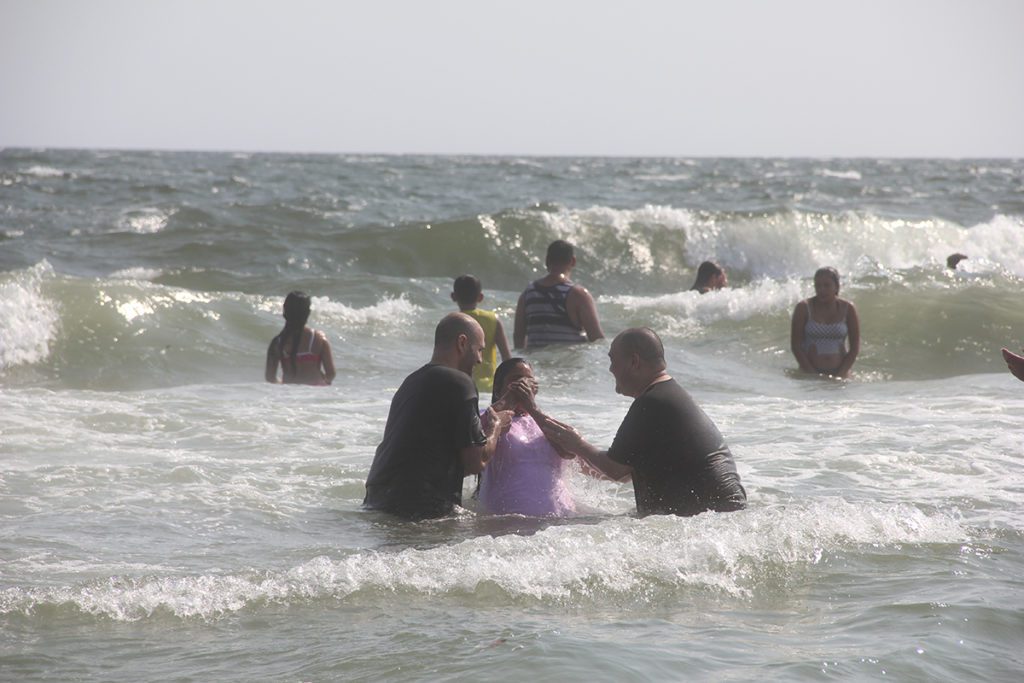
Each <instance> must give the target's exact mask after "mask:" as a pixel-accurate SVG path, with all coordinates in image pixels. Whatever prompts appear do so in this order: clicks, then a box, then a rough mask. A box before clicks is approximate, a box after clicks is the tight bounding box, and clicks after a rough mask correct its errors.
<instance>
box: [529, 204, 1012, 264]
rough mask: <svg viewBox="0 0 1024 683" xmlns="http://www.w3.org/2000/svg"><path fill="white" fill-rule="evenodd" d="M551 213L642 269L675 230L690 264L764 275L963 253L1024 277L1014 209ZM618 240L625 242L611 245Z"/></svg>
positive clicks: (573, 236) (596, 246)
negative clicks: (988, 214) (948, 216)
mask: <svg viewBox="0 0 1024 683" xmlns="http://www.w3.org/2000/svg"><path fill="white" fill-rule="evenodd" d="M542 216H543V220H545V221H546V223H547V224H548V227H549V228H550V230H551V231H552V232H553V233H554V234H555V235H556V236H558V237H560V238H563V239H568V240H570V241H572V242H573V243H574V244H577V245H579V246H581V247H583V248H590V249H591V250H592V251H593V252H594V253H595V254H597V255H599V257H600V258H602V259H603V262H604V263H605V264H607V265H611V266H615V267H622V268H626V269H629V270H638V271H640V272H642V273H651V272H653V271H654V270H655V268H656V264H657V263H658V262H664V257H663V256H661V257H659V255H658V254H657V253H656V247H655V246H654V245H655V242H654V239H655V237H656V235H657V234H658V233H659V232H663V231H668V232H669V233H672V232H681V233H682V234H683V235H684V239H683V240H682V242H683V253H682V257H683V260H684V261H685V263H686V264H687V265H689V266H690V267H692V268H696V267H697V266H698V265H699V264H700V263H701V262H702V261H705V260H714V261H717V262H718V263H720V264H722V265H723V266H725V267H726V268H727V269H729V270H734V271H738V272H742V273H744V274H745V275H747V276H748V277H749V278H751V279H755V280H756V279H758V278H773V279H787V278H807V277H809V276H810V275H811V274H812V273H814V271H815V270H817V269H818V268H819V267H821V266H822V265H831V266H834V267H836V268H838V269H839V271H840V273H842V274H843V275H853V276H857V275H875V274H878V273H879V272H892V271H898V270H905V269H911V268H920V267H923V266H930V267H944V265H945V261H946V257H947V256H948V255H949V254H952V253H954V252H963V253H967V254H968V256H969V257H970V258H969V259H968V261H965V262H964V263H963V264H962V265H961V268H962V269H964V270H966V271H971V270H974V271H976V272H977V271H981V272H994V271H1000V270H1005V271H1006V272H1009V273H1012V274H1014V275H1016V276H1024V224H1022V219H1021V218H1019V217H1014V216H1002V215H1000V216H996V217H995V218H993V219H992V220H991V221H989V222H987V223H983V224H979V225H975V226H972V227H963V226H960V225H957V224H955V223H953V222H950V221H946V220H942V219H939V218H929V219H902V218H889V217H882V216H877V215H874V214H870V213H860V212H853V211H848V212H844V213H841V214H836V215H829V214H818V213H810V212H804V211H788V212H782V213H774V214H769V215H753V216H750V215H743V214H735V215H722V214H713V213H707V214H704V213H694V212H691V211H688V210H686V209H676V208H672V207H666V206H653V205H648V206H645V207H643V208H641V209H613V208H610V207H603V206H595V207H591V208H588V209H582V210H568V209H566V210H562V211H558V212H553V213H544V214H542ZM610 238H611V239H614V240H615V241H617V242H619V243H620V244H619V245H617V246H615V247H614V248H610V247H609V245H608V241H609V239H610Z"/></svg>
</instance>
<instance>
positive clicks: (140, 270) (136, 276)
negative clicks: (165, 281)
mask: <svg viewBox="0 0 1024 683" xmlns="http://www.w3.org/2000/svg"><path fill="white" fill-rule="evenodd" d="M161 275H163V271H162V270H160V269H158V268H144V267H142V266H136V267H135V268H122V269H121V270H117V271H114V272H113V273H111V274H110V277H111V278H112V279H115V280H154V279H156V278H158V277H160V276H161Z"/></svg>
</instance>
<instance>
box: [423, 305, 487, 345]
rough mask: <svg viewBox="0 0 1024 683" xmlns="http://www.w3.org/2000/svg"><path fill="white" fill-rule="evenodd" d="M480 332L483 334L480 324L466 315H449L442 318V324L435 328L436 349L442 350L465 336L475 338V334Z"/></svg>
mask: <svg viewBox="0 0 1024 683" xmlns="http://www.w3.org/2000/svg"><path fill="white" fill-rule="evenodd" d="M477 330H479V331H480V333H481V334H483V328H481V327H480V323H478V322H477V321H475V320H473V319H472V318H470V317H469V316H468V315H466V314H465V313H449V314H448V315H446V316H445V317H443V318H441V322H439V323H438V324H437V327H435V328H434V348H435V349H436V348H441V347H447V346H451V345H453V344H454V343H455V342H456V341H457V340H458V338H459V335H460V334H464V335H466V336H467V337H469V338H471V339H472V338H474V336H473V335H474V333H475V332H476V331H477Z"/></svg>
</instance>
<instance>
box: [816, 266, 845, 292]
mask: <svg viewBox="0 0 1024 683" xmlns="http://www.w3.org/2000/svg"><path fill="white" fill-rule="evenodd" d="M819 275H828V276H829V277H830V278H832V281H833V282H835V283H836V291H837V292H838V291H839V271H838V270H836V269H835V268H833V267H832V266H823V267H821V268H818V269H817V270H816V271H814V279H815V280H817V279H818V276H819Z"/></svg>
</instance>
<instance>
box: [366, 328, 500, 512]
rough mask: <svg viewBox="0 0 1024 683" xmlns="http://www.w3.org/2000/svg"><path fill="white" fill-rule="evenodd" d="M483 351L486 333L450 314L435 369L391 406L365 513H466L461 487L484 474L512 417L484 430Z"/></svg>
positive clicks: (421, 373) (405, 387)
mask: <svg viewBox="0 0 1024 683" xmlns="http://www.w3.org/2000/svg"><path fill="white" fill-rule="evenodd" d="M483 348H484V331H483V329H482V328H481V327H480V325H479V323H477V322H476V321H475V320H473V319H472V318H470V317H469V316H468V315H466V314H464V313H451V314H449V315H446V316H445V317H444V318H442V319H441V322H439V323H438V324H437V327H436V329H435V330H434V352H433V356H432V357H431V359H430V362H429V363H427V364H426V365H424V366H423V367H421V368H420V369H419V370H417V371H416V372H414V373H412V374H411V375H409V376H408V377H406V378H405V381H404V382H402V386H401V387H399V389H398V391H397V392H396V393H395V396H394V398H393V399H392V400H391V410H390V412H389V413H388V421H387V425H386V426H385V427H384V438H383V440H382V441H381V442H380V445H379V446H378V447H377V452H376V454H375V455H374V458H373V464H372V465H371V466H370V474H369V476H368V477H367V478H366V497H365V498H364V499H363V505H364V506H365V507H366V508H368V509H371V510H382V511H384V512H389V513H392V514H395V515H398V516H400V517H404V518H407V519H427V518H433V517H444V516H446V515H449V514H451V513H452V512H453V510H454V509H455V506H457V505H462V479H463V478H464V477H465V476H466V475H468V474H478V473H479V472H480V471H481V470H483V468H484V465H486V463H487V461H488V460H489V459H490V457H491V455H493V454H494V447H495V443H496V441H497V438H498V437H499V436H501V434H502V433H503V432H504V431H505V430H507V429H508V426H509V422H510V420H511V415H512V414H511V412H510V411H503V412H501V413H496V412H495V411H493V410H492V409H490V408H488V409H487V413H486V414H485V416H484V421H483V422H482V423H481V420H480V414H479V411H478V408H477V391H476V385H475V384H474V383H473V379H472V373H473V367H474V366H475V365H476V364H477V363H479V362H480V360H481V352H482V350H483Z"/></svg>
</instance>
